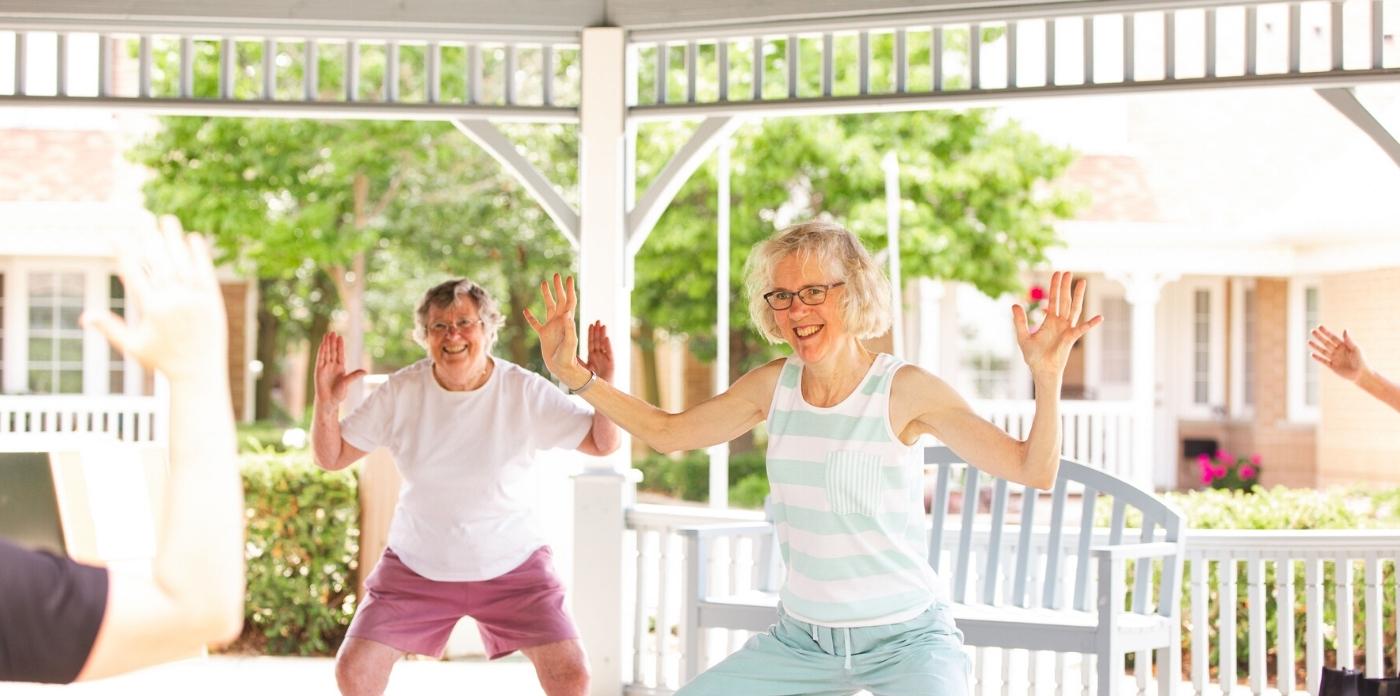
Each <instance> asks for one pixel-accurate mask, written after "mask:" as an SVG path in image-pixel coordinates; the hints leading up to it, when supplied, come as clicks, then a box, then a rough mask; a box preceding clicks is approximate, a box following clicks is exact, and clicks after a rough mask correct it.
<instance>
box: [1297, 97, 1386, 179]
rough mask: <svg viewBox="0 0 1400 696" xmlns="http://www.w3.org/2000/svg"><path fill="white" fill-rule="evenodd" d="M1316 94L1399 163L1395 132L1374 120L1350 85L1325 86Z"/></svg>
mask: <svg viewBox="0 0 1400 696" xmlns="http://www.w3.org/2000/svg"><path fill="white" fill-rule="evenodd" d="M1317 94H1318V96H1320V97H1322V98H1323V99H1325V100H1327V103H1328V104H1331V105H1332V106H1333V107H1334V108H1336V109H1337V110H1338V111H1340V112H1342V115H1343V116H1346V117H1347V118H1348V119H1349V120H1351V122H1352V123H1354V124H1356V127H1357V128H1360V129H1361V131H1362V132H1363V133H1365V134H1366V135H1368V136H1370V138H1371V140H1374V141H1376V144H1377V145H1380V146H1381V149H1382V150H1384V151H1385V154H1387V155H1389V156H1390V159H1391V160H1392V161H1394V162H1395V164H1396V165H1400V142H1397V141H1396V140H1395V134H1394V133H1391V132H1390V130H1388V129H1387V128H1386V127H1385V125H1384V124H1382V123H1381V122H1380V121H1378V120H1376V117H1375V116H1374V115H1373V114H1372V113H1371V112H1370V111H1368V110H1367V109H1366V106H1365V105H1364V104H1362V103H1361V100H1360V99H1357V98H1356V92H1354V91H1352V88H1350V87H1325V88H1318V90H1317Z"/></svg>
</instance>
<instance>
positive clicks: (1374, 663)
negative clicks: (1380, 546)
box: [1364, 552, 1385, 677]
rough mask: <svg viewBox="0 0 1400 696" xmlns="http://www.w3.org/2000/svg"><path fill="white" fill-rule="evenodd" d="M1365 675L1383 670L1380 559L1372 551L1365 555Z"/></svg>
mask: <svg viewBox="0 0 1400 696" xmlns="http://www.w3.org/2000/svg"><path fill="white" fill-rule="evenodd" d="M1364 606H1365V609H1366V676H1368V677H1379V676H1381V673H1382V672H1383V671H1385V644H1384V643H1383V642H1382V641H1381V615H1382V614H1384V613H1385V607H1384V606H1382V605H1381V559H1380V557H1379V556H1377V555H1376V554H1375V553H1374V552H1372V553H1369V554H1367V556H1366V604H1365V605H1364Z"/></svg>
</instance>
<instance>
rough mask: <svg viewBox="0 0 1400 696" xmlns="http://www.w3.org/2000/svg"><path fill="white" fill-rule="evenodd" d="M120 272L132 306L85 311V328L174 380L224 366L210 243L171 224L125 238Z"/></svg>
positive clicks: (223, 324)
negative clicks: (122, 312) (122, 310)
mask: <svg viewBox="0 0 1400 696" xmlns="http://www.w3.org/2000/svg"><path fill="white" fill-rule="evenodd" d="M117 262H118V275H119V276H120V277H121V281H122V285H123V286H124V287H125V288H126V296H127V298H128V300H129V305H130V306H132V307H133V309H134V311H132V312H129V313H128V316H127V317H120V316H117V315H116V314H113V313H112V312H111V311H108V310H98V311H94V310H88V311H85V312H83V315H82V320H81V321H82V325H83V326H84V327H86V328H90V329H93V330H96V331H97V332H98V333H100V334H102V335H103V337H105V338H106V339H107V341H108V342H110V343H111V344H112V345H113V346H115V347H116V348H117V349H118V350H121V351H122V352H124V353H126V354H127V355H130V356H131V357H133V358H135V359H136V360H137V361H138V362H140V363H141V364H142V365H143V366H145V367H146V368H148V369H154V370H160V371H161V372H163V373H165V375H166V377H167V378H169V379H171V380H180V379H190V378H207V377H210V376H216V375H220V374H224V373H226V371H227V369H228V358H227V356H228V339H227V336H228V323H227V319H226V315H225V311H224V298H223V294H222V293H221V292H220V290H219V281H218V279H217V278H216V277H215V275H214V262H213V260H212V259H211V258H210V254H209V245H208V244H207V243H206V242H205V241H204V238H203V237H200V236H198V235H188V236H186V235H185V234H184V233H183V232H181V231H180V229H179V226H178V225H175V224H168V223H167V224H163V225H162V230H161V231H159V232H157V231H154V230H144V231H141V232H137V233H135V234H132V235H130V237H129V238H127V239H125V240H123V242H122V244H121V249H120V251H119V252H118V255H117Z"/></svg>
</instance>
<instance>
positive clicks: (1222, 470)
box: [1210, 464, 1230, 478]
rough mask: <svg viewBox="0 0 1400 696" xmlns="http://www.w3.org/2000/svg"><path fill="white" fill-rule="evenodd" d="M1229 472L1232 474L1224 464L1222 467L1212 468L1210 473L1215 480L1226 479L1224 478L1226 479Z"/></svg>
mask: <svg viewBox="0 0 1400 696" xmlns="http://www.w3.org/2000/svg"><path fill="white" fill-rule="evenodd" d="M1229 472H1230V469H1229V468H1228V467H1226V466H1225V465H1223V464H1222V465H1220V466H1215V467H1211V469H1210V473H1211V474H1212V475H1214V476H1215V478H1224V477H1225V474H1227V473H1229Z"/></svg>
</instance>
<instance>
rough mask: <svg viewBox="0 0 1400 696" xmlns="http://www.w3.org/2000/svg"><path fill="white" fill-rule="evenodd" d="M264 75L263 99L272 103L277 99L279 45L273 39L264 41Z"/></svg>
mask: <svg viewBox="0 0 1400 696" xmlns="http://www.w3.org/2000/svg"><path fill="white" fill-rule="evenodd" d="M262 73H263V74H262V78H263V86H262V98H263V99H265V100H267V101H272V100H273V99H275V98H276V97H277V43H276V42H274V41H273V40H272V39H263V50H262Z"/></svg>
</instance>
